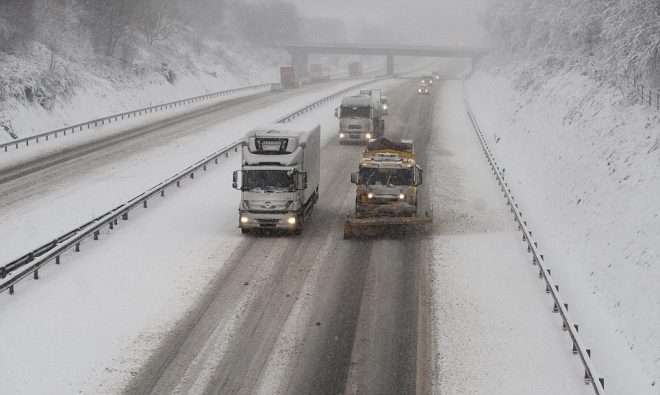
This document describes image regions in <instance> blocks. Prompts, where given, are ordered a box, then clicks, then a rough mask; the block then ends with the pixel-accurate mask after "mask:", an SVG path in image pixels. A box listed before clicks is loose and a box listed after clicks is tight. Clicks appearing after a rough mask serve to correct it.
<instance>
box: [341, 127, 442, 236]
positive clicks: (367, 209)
mask: <svg viewBox="0 0 660 395" xmlns="http://www.w3.org/2000/svg"><path fill="white" fill-rule="evenodd" d="M422 173H423V172H422V169H421V168H420V167H419V166H418V165H417V163H416V162H415V152H414V146H413V143H412V141H411V140H402V141H401V143H394V142H391V141H389V140H387V139H385V138H378V139H373V140H371V141H370V142H369V144H368V145H367V148H366V149H365V151H364V154H363V157H362V158H361V159H360V163H359V166H358V171H357V172H355V173H352V174H351V182H352V183H353V184H356V191H355V212H354V213H353V214H352V215H349V217H348V219H347V220H346V222H345V223H344V238H345V239H348V238H351V237H355V236H377V235H379V234H382V233H383V232H385V231H388V230H395V231H397V230H399V231H401V230H410V229H415V230H419V229H420V228H425V227H426V225H428V224H430V223H431V222H432V213H431V212H430V211H425V212H421V211H420V210H419V202H418V194H417V192H418V191H417V189H418V187H419V186H421V185H422V178H423V177H422Z"/></svg>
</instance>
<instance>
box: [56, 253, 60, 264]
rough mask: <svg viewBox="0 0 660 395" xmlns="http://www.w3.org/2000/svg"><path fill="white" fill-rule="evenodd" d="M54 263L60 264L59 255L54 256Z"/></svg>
mask: <svg viewBox="0 0 660 395" xmlns="http://www.w3.org/2000/svg"><path fill="white" fill-rule="evenodd" d="M55 264H56V265H59V264H60V256H59V255H58V256H56V257H55Z"/></svg>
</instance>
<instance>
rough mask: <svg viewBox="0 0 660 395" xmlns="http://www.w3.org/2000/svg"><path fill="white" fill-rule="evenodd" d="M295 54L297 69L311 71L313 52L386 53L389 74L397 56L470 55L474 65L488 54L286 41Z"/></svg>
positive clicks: (468, 50) (482, 51)
mask: <svg viewBox="0 0 660 395" xmlns="http://www.w3.org/2000/svg"><path fill="white" fill-rule="evenodd" d="M282 48H284V49H286V50H287V51H288V52H289V54H290V55H291V60H292V63H293V64H292V65H293V67H295V68H296V70H300V71H304V73H306V72H307V65H308V62H309V55H310V54H334V55H371V56H385V58H386V61H387V74H393V73H394V57H395V56H413V57H415V56H418V57H433V58H467V59H470V60H471V61H472V68H473V69H474V66H475V65H476V63H477V62H479V60H481V58H483V57H484V56H486V55H487V54H488V52H489V51H488V49H486V48H471V47H437V46H424V45H383V44H340V43H332V44H329V43H289V44H283V45H282Z"/></svg>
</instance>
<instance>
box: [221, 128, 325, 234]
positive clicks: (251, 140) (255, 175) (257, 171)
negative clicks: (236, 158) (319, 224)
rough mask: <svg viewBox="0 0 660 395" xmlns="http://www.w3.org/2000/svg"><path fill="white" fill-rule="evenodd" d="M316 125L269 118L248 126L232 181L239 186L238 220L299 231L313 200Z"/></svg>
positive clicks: (249, 226) (244, 226)
mask: <svg viewBox="0 0 660 395" xmlns="http://www.w3.org/2000/svg"><path fill="white" fill-rule="evenodd" d="M320 153H321V132H320V126H319V125H315V126H307V127H301V126H296V127H293V126H288V125H286V124H272V125H267V126H264V127H261V128H258V129H255V130H252V131H250V132H249V133H248V134H247V135H246V136H245V140H244V141H243V144H242V146H241V155H242V156H241V170H237V171H235V172H234V175H233V183H232V186H233V187H234V188H235V189H238V190H240V191H241V202H240V205H239V209H238V217H239V221H238V222H239V223H238V226H239V228H240V229H241V231H242V232H243V233H249V232H250V231H251V230H255V229H262V230H268V229H270V230H275V229H278V230H286V231H292V232H294V233H296V234H300V233H302V229H303V225H304V223H305V220H306V218H307V217H308V216H309V214H310V213H311V210H312V208H313V206H314V204H315V203H316V201H317V200H318V194H319V179H320Z"/></svg>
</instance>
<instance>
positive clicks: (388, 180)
mask: <svg viewBox="0 0 660 395" xmlns="http://www.w3.org/2000/svg"><path fill="white" fill-rule="evenodd" d="M390 178H392V173H390V175H388V176H387V181H385V185H387V186H388V187H391V186H392V185H390Z"/></svg>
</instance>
